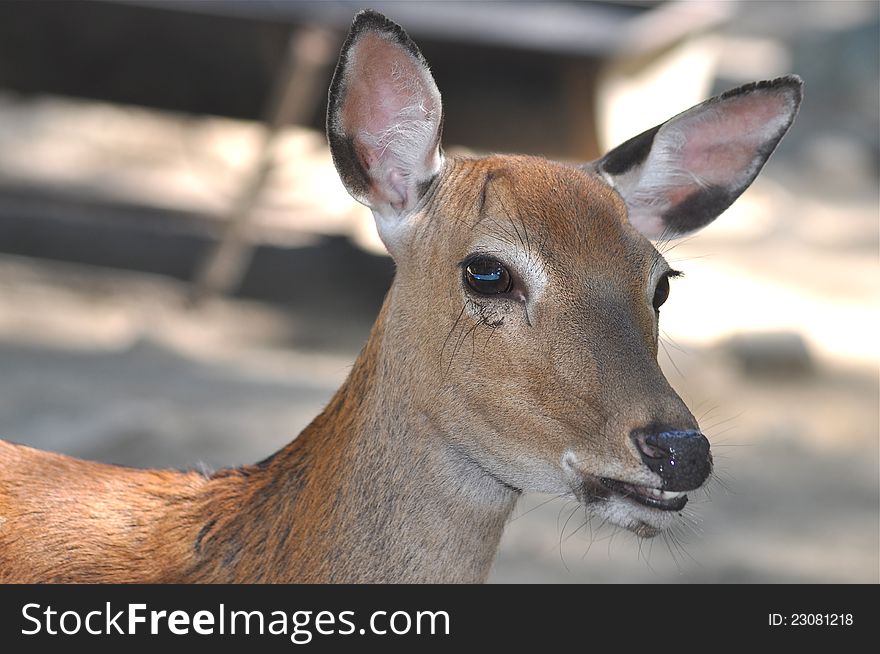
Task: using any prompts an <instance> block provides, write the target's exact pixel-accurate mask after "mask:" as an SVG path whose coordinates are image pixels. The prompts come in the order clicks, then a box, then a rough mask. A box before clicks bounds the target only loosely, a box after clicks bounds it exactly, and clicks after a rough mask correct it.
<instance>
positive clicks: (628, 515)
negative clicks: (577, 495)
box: [587, 495, 678, 535]
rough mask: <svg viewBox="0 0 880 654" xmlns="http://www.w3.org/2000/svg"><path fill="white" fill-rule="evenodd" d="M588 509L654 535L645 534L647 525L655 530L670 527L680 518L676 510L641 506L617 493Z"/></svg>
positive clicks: (636, 530)
mask: <svg viewBox="0 0 880 654" xmlns="http://www.w3.org/2000/svg"><path fill="white" fill-rule="evenodd" d="M587 510H588V511H589V512H590V513H592V514H593V515H595V516H597V517H599V518H601V519H603V520H607V521H608V522H609V523H611V524H613V525H616V526H618V527H623V528H624V529H628V530H630V531H634V532H636V533H638V534H639V535H653V534H645V533H644V532H645V531H646V530H645V527H648V528H649V529H652V530H655V531H663V530H664V529H668V528H669V527H671V526H672V525H673V524H674V523H675V521H676V519H678V512H676V511H657V510H656V509H650V508H648V507H643V506H639V505H638V504H635V503H633V502H630V501H628V500H626V499H624V498H622V497H618V496H616V495H611V496H609V497H608V499H606V500H600V501H598V502H592V503H590V504H589V505H588V507H587Z"/></svg>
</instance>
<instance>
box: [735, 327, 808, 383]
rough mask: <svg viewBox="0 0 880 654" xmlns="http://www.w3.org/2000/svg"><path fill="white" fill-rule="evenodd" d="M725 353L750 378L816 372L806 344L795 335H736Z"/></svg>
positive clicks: (791, 333) (793, 333)
mask: <svg viewBox="0 0 880 654" xmlns="http://www.w3.org/2000/svg"><path fill="white" fill-rule="evenodd" d="M722 349H723V350H724V351H725V352H726V353H727V354H729V355H730V356H731V357H732V358H733V359H734V360H735V361H736V363H737V364H738V365H739V366H740V368H741V369H742V370H743V371H744V372H745V373H746V374H749V375H759V376H773V377H802V376H806V375H810V374H812V373H813V371H814V364H813V358H812V356H811V355H810V351H809V348H808V346H807V343H806V341H805V340H804V338H803V337H802V336H801V335H800V334H798V333H795V332H763V333H750V334H737V335H736V336H732V337H731V338H729V339H728V340H727V341H725V342H724V343H722Z"/></svg>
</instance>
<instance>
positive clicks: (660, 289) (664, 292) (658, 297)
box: [652, 275, 669, 311]
mask: <svg viewBox="0 0 880 654" xmlns="http://www.w3.org/2000/svg"><path fill="white" fill-rule="evenodd" d="M668 297H669V275H663V277H661V278H660V281H658V282H657V287H656V288H655V289H654V300H653V302H652V304H653V305H654V310H655V311H659V310H660V307H661V306H662V305H663V303H664V302H666V299H667V298H668Z"/></svg>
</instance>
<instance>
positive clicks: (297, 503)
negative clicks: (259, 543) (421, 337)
mask: <svg viewBox="0 0 880 654" xmlns="http://www.w3.org/2000/svg"><path fill="white" fill-rule="evenodd" d="M392 295H393V289H392V292H389V297H388V298H386V302H385V304H384V305H383V308H382V311H381V313H380V316H379V318H378V320H377V321H376V324H375V326H374V328H373V331H372V333H371V335H370V338H369V340H368V342H367V345H366V346H365V348H364V350H363V351H362V352H361V354H360V356H359V357H358V359H357V361H356V363H355V364H354V367H353V369H352V371H351V373H350V375H349V377H348V379H347V380H346V382H345V383H344V384H343V386H342V387H341V388H340V389H339V391H338V392H337V393H336V395H335V396H334V397H333V399H332V400H331V401H330V403H329V404H328V406H327V408H326V409H325V410H324V412H323V413H322V414H321V415H320V416H318V417H317V418H316V419H315V420H314V421H313V422H312V423H311V424H310V425H309V426H308V427H307V428H306V429H305V430H304V431H303V432H302V433H301V434H300V436H299V437H298V438H297V439H296V440H295V441H293V442H292V443H291V444H290V445H288V446H287V447H286V448H284V449H283V450H281V451H280V452H278V453H277V454H276V455H275V456H273V457H272V459H271V460H269V461H268V462H266V463H264V464H260V465H258V466H257V468H256V469H255V471H254V472H252V473H251V474H249V475H248V479H249V483H250V484H251V485H253V486H255V487H256V488H259V491H255V492H251V493H250V495H251V497H255V496H256V497H264V498H267V499H271V498H275V500H276V501H277V503H278V505H279V506H277V507H274V508H271V509H267V510H265V511H251V512H245V515H248V514H250V517H251V518H253V519H254V520H256V515H257V513H265V515H266V518H267V520H269V521H270V522H273V523H276V522H278V520H279V517H280V519H281V520H289V522H290V524H289V525H277V526H276V527H275V528H274V529H272V530H273V531H278V530H283V531H284V532H285V533H287V531H288V529H289V537H288V538H287V542H286V543H285V545H284V547H283V548H282V549H283V550H284V551H285V552H286V556H287V560H286V561H278V562H277V565H278V566H284V567H285V568H286V569H287V573H286V574H287V576H289V577H290V578H289V579H288V581H301V580H305V581H336V580H346V581H349V582H380V581H381V582H395V581H396V582H431V581H434V582H479V581H483V580H485V578H486V576H487V575H488V573H489V569H490V568H491V565H492V562H493V560H494V557H495V552H496V550H497V548H498V543H499V540H500V538H501V534H502V531H503V529H504V524H505V522H506V520H507V518H508V516H509V514H510V512H511V510H512V509H513V506H514V504H515V503H516V499H517V497H518V492H517V491H516V490H514V489H512V488H510V487H509V486H506V485H504V484H503V483H501V482H500V481H498V480H497V479H496V478H494V477H492V476H491V475H489V474H488V473H487V472H486V471H485V470H483V469H482V468H481V467H480V466H479V465H478V464H476V463H475V462H474V461H473V460H472V459H470V458H469V457H468V456H467V455H466V454H464V453H462V452H460V451H458V450H457V449H456V448H454V447H453V446H452V445H451V441H450V440H449V439H448V438H447V437H446V436H445V435H444V433H443V432H442V430H441V429H440V428H439V427H438V426H437V425H436V424H435V423H434V422H433V421H432V420H431V419H430V418H429V417H428V412H427V411H425V407H424V406H423V405H422V402H423V401H426V400H423V399H422V398H423V395H424V394H423V392H421V391H419V390H418V389H419V384H420V380H419V379H415V378H414V375H415V373H414V372H413V371H412V369H411V368H410V367H408V366H407V362H406V360H405V358H404V357H402V356H401V355H400V354H401V352H402V350H401V348H402V347H404V346H405V344H404V343H402V342H400V339H401V337H402V334H400V333H397V332H395V331H394V330H392V329H390V328H389V326H388V325H389V323H390V322H391V321H390V320H389V319H388V318H389V312H390V306H391V302H392ZM251 503H252V504H253V502H251ZM254 528H255V525H251V526H249V527H246V529H248V530H249V531H250V533H255V532H254ZM267 529H270V527H265V526H264V527H262V529H260V528H257V532H259V531H264V532H265V531H266V530H267ZM255 537H258V536H255ZM270 537H271V536H270V535H267V536H266V538H270Z"/></svg>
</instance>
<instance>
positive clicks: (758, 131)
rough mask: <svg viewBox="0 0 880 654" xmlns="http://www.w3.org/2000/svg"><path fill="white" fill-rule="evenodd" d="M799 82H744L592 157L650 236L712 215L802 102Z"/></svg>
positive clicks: (685, 228)
mask: <svg viewBox="0 0 880 654" xmlns="http://www.w3.org/2000/svg"><path fill="white" fill-rule="evenodd" d="M802 86H803V82H802V81H801V79H800V78H799V77H797V76H794V75H792V76H788V77H780V78H779V79H775V80H770V81H766V82H755V83H753V84H747V85H746V86H741V87H739V88H737V89H733V90H732V91H728V92H727V93H724V94H722V95H719V96H716V97H714V98H712V99H711V100H707V101H706V102H703V103H702V104H699V105H697V106H695V107H693V108H691V109H688V110H687V111H685V112H684V113H681V114H679V115H678V116H675V117H674V118H671V119H670V120H668V121H666V122H665V123H662V124H660V125H658V126H657V127H654V128H653V129H650V130H648V131H647V132H644V133H642V134H640V135H639V136H636V137H634V138H632V139H630V140H629V141H626V142H625V143H623V144H622V145H619V146H618V147H616V148H615V149H614V150H612V151H611V152H609V153H608V154H606V155H605V156H604V157H603V158H602V159H600V160H599V161H597V162H595V163H594V164H592V165H593V166H594V167H595V170H596V171H597V172H598V173H599V174H600V175H602V176H603V177H604V178H605V179H606V180H607V181H608V183H609V184H611V185H612V186H613V187H614V188H615V189H616V190H617V191H618V192H619V193H620V195H621V196H622V197H623V199H624V201H625V202H626V205H627V209H628V211H629V220H630V222H631V223H632V224H633V226H635V227H636V228H637V229H638V230H639V231H640V232H642V233H643V234H644V235H645V236H647V237H648V238H667V237H676V236H681V235H683V234H687V233H688V232H692V231H695V230H697V229H700V228H701V227H704V226H705V225H707V224H709V223H710V222H712V221H713V220H714V219H715V218H716V217H717V216H718V215H719V214H720V213H721V212H722V211H724V210H725V209H727V207H729V206H730V205H731V204H732V203H733V201H734V200H736V199H737V198H738V197H739V196H740V194H741V193H742V192H743V191H745V190H746V188H748V186H749V185H750V184H751V183H752V181H754V179H755V177H757V175H758V173H759V172H760V171H761V168H762V167H763V166H764V164H765V163H766V162H767V159H768V158H769V157H770V155H771V154H772V152H773V150H775V149H776V146H777V145H778V144H779V141H780V140H781V139H782V137H783V136H784V135H785V133H786V132H787V131H788V128H789V127H791V123H792V121H793V120H794V117H795V115H796V114H797V110H798V107H799V106H800V102H801V97H802V92H801V87H802Z"/></svg>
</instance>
